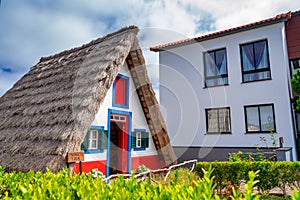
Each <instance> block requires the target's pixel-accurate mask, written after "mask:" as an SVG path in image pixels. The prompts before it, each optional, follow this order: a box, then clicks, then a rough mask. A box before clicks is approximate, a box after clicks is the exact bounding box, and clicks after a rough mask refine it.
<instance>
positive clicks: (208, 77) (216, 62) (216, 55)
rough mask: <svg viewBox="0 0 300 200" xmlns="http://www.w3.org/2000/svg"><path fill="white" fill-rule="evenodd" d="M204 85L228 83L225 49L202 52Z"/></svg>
mask: <svg viewBox="0 0 300 200" xmlns="http://www.w3.org/2000/svg"><path fill="white" fill-rule="evenodd" d="M204 74H205V87H211V86H218V85H228V72H227V59H226V49H225V48H224V49H218V50H214V51H209V52H205V53H204Z"/></svg>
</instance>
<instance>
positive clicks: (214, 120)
mask: <svg viewBox="0 0 300 200" xmlns="http://www.w3.org/2000/svg"><path fill="white" fill-rule="evenodd" d="M207 126H208V127H207V132H209V133H217V132H218V131H219V130H218V110H207Z"/></svg>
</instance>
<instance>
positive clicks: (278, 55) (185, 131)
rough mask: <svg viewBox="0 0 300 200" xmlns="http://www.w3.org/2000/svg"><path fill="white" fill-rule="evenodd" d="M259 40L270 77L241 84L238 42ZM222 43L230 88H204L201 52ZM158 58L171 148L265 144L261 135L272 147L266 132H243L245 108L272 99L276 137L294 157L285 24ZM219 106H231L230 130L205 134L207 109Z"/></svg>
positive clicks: (187, 48)
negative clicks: (265, 52) (263, 44)
mask: <svg viewBox="0 0 300 200" xmlns="http://www.w3.org/2000/svg"><path fill="white" fill-rule="evenodd" d="M261 39H267V40H268V49H269V60H270V67H271V77H272V80H267V81H258V82H251V83H242V72H241V60H240V46H239V45H240V44H242V43H247V42H252V41H256V40H261ZM224 47H226V51H227V67H228V78H229V86H221V87H211V88H204V80H203V73H204V64H203V52H205V51H209V50H214V49H219V48H224ZM159 62H160V103H161V106H162V109H163V110H165V113H164V115H165V119H166V122H167V126H168V130H169V134H170V137H171V143H172V145H173V146H197V147H199V146H206V147H254V145H255V144H259V145H260V146H262V147H264V146H265V145H264V144H263V143H262V142H261V141H260V138H259V137H260V136H265V137H266V138H267V139H268V144H269V145H270V146H272V142H271V140H270V139H269V138H270V137H269V135H268V134H245V133H246V130H245V117H244V106H245V105H256V104H266V103H273V104H274V109H275V121H276V130H277V133H278V134H277V135H276V138H277V139H278V138H279V137H281V136H282V137H283V138H284V146H285V147H293V150H294V151H293V156H294V159H295V158H296V157H295V155H296V151H295V141H294V132H293V123H292V115H291V109H290V97H289V88H288V85H289V84H290V80H289V75H288V73H287V71H288V67H289V66H288V58H287V50H286V40H285V32H284V24H283V23H278V24H275V25H270V26H265V27H262V28H257V29H254V30H249V31H246V32H241V33H236V34H232V35H229V36H225V37H220V38H216V39H212V40H207V41H203V42H200V43H195V44H191V45H186V46H184V47H179V48H174V49H171V50H168V51H163V52H160V53H159ZM218 107H230V111H231V131H232V134H226V135H225V134H223V135H220V134H214V135H213V134H206V118H205V109H206V108H218Z"/></svg>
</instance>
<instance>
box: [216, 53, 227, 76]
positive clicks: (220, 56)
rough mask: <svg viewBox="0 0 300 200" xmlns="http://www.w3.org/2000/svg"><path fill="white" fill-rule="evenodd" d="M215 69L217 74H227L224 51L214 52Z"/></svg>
mask: <svg viewBox="0 0 300 200" xmlns="http://www.w3.org/2000/svg"><path fill="white" fill-rule="evenodd" d="M215 57H216V59H215V62H216V67H217V74H218V75H222V74H227V62H226V51H225V49H222V50H219V51H216V56H215Z"/></svg>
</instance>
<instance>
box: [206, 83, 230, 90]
mask: <svg viewBox="0 0 300 200" xmlns="http://www.w3.org/2000/svg"><path fill="white" fill-rule="evenodd" d="M223 86H229V84H223V85H213V86H204V87H203V89H207V88H215V87H223Z"/></svg>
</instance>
